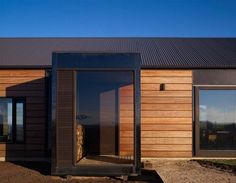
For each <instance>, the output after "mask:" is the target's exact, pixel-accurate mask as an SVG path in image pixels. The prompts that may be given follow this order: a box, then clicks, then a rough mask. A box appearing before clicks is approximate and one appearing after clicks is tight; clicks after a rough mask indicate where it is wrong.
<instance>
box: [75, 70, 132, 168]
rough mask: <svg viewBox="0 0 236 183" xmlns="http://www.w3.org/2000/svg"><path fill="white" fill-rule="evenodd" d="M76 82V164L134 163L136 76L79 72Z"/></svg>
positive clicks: (101, 72)
mask: <svg viewBox="0 0 236 183" xmlns="http://www.w3.org/2000/svg"><path fill="white" fill-rule="evenodd" d="M76 80H77V83H76V85H77V87H76V128H77V129H76V133H75V134H76V138H75V139H76V141H77V142H76V144H77V147H76V151H77V163H78V164H81V165H82V164H94V163H96V164H99V165H102V164H104V163H105V164H113V163H124V164H126V163H128V164H130V163H132V162H133V153H134V152H133V145H134V142H133V139H132V138H129V137H127V134H125V133H127V130H128V131H129V132H132V133H133V131H134V129H133V127H134V110H133V109H134V107H133V106H134V100H133V99H134V87H133V72H132V71H77V73H76Z"/></svg>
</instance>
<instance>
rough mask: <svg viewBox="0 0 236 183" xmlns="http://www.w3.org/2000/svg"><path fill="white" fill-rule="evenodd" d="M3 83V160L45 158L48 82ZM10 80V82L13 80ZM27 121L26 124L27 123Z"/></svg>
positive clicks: (0, 134)
mask: <svg viewBox="0 0 236 183" xmlns="http://www.w3.org/2000/svg"><path fill="white" fill-rule="evenodd" d="M14 79H15V80H16V81H11V82H12V83H10V82H9V83H1V85H2V87H5V89H4V88H3V89H2V93H1V96H6V98H7V97H8V98H7V99H5V98H2V99H1V100H3V101H2V102H1V105H0V138H1V139H2V141H5V140H7V141H8V142H7V143H2V144H0V152H1V154H0V157H5V159H6V161H10V160H12V159H16V158H22V159H23V158H32V159H36V158H45V157H47V155H48V152H47V151H46V149H47V146H46V140H47V128H46V121H47V105H46V102H45V101H46V92H45V91H46V90H45V86H46V79H45V78H40V79H36V80H32V81H27V80H29V79H28V78H27V77H25V80H26V81H27V82H24V83H20V84H13V82H18V81H17V80H18V78H14ZM9 81H10V80H9ZM23 121H24V122H25V123H23Z"/></svg>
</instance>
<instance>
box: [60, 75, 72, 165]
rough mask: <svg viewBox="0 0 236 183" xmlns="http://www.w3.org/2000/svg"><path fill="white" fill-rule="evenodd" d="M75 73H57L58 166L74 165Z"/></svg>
mask: <svg viewBox="0 0 236 183" xmlns="http://www.w3.org/2000/svg"><path fill="white" fill-rule="evenodd" d="M73 113H74V112H73V71H57V112H56V123H57V136H56V138H57V140H56V141H57V142H56V143H57V149H56V151H57V165H58V166H59V167H60V166H64V167H65V166H72V164H73V116H74V115H73Z"/></svg>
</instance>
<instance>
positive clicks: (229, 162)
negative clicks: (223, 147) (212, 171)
mask: <svg viewBox="0 0 236 183" xmlns="http://www.w3.org/2000/svg"><path fill="white" fill-rule="evenodd" d="M204 161H208V162H212V163H217V164H223V165H229V166H236V159H212V160H204Z"/></svg>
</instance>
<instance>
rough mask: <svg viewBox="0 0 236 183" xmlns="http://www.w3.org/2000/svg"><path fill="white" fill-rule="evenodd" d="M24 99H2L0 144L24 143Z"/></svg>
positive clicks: (0, 101) (0, 99)
mask: <svg viewBox="0 0 236 183" xmlns="http://www.w3.org/2000/svg"><path fill="white" fill-rule="evenodd" d="M24 110H25V102H24V99H23V98H0V142H23V141H24Z"/></svg>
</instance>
